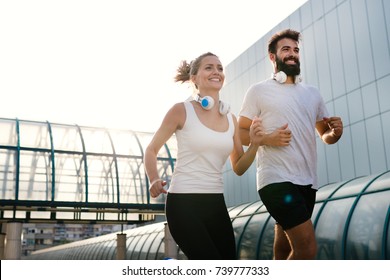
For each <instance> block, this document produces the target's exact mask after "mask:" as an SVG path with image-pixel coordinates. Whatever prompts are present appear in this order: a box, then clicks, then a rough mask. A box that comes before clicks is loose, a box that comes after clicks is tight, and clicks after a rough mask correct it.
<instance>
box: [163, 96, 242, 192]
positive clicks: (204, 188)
mask: <svg viewBox="0 0 390 280" xmlns="http://www.w3.org/2000/svg"><path fill="white" fill-rule="evenodd" d="M184 106H185V110H186V120H185V123H184V126H183V128H182V129H181V130H177V131H176V138H177V145H178V154H177V160H176V166H175V170H174V173H173V176H172V180H171V184H170V186H169V190H168V191H169V192H171V193H223V179H222V170H223V167H224V165H225V163H226V160H227V159H228V157H229V155H230V153H231V152H232V150H233V135H234V123H233V118H232V114H231V113H228V114H227V118H228V121H229V128H228V129H227V131H225V132H218V131H214V130H212V129H210V128H208V127H206V126H205V125H204V124H202V123H201V121H200V120H199V118H198V116H197V115H196V112H195V109H194V107H193V105H192V103H191V102H189V101H186V102H184Z"/></svg>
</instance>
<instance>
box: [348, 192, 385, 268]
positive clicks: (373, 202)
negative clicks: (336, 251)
mask: <svg viewBox="0 0 390 280" xmlns="http://www.w3.org/2000/svg"><path fill="white" fill-rule="evenodd" d="M389 201H390V191H386V192H380V193H374V194H367V195H363V196H362V197H361V199H360V200H359V202H358V204H357V206H356V208H355V210H354V212H353V216H352V219H351V223H350V225H349V227H348V236H347V243H346V259H350V260H379V259H382V238H383V235H384V232H385V229H384V228H383V226H384V225H385V220H386V215H387V211H388V207H389Z"/></svg>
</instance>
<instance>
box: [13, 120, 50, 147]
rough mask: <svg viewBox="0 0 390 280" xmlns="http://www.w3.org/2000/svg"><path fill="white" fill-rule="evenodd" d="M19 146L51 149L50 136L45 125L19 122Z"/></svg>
mask: <svg viewBox="0 0 390 280" xmlns="http://www.w3.org/2000/svg"><path fill="white" fill-rule="evenodd" d="M19 133H20V146H21V147H32V148H42V149H51V143H50V135H49V130H48V125H47V124H46V123H37V122H25V121H20V122H19Z"/></svg>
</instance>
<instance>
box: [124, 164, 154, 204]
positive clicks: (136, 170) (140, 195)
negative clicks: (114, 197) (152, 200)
mask: <svg viewBox="0 0 390 280" xmlns="http://www.w3.org/2000/svg"><path fill="white" fill-rule="evenodd" d="M117 162H118V176H119V179H120V182H119V183H120V192H121V193H120V202H121V203H146V201H147V200H146V199H147V194H146V184H145V171H144V170H143V165H142V162H141V160H139V159H133V158H117Z"/></svg>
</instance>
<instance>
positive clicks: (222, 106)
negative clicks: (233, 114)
mask: <svg viewBox="0 0 390 280" xmlns="http://www.w3.org/2000/svg"><path fill="white" fill-rule="evenodd" d="M229 112H230V105H229V104H228V103H225V102H223V101H219V113H220V114H221V115H226V114H227V113H229Z"/></svg>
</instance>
